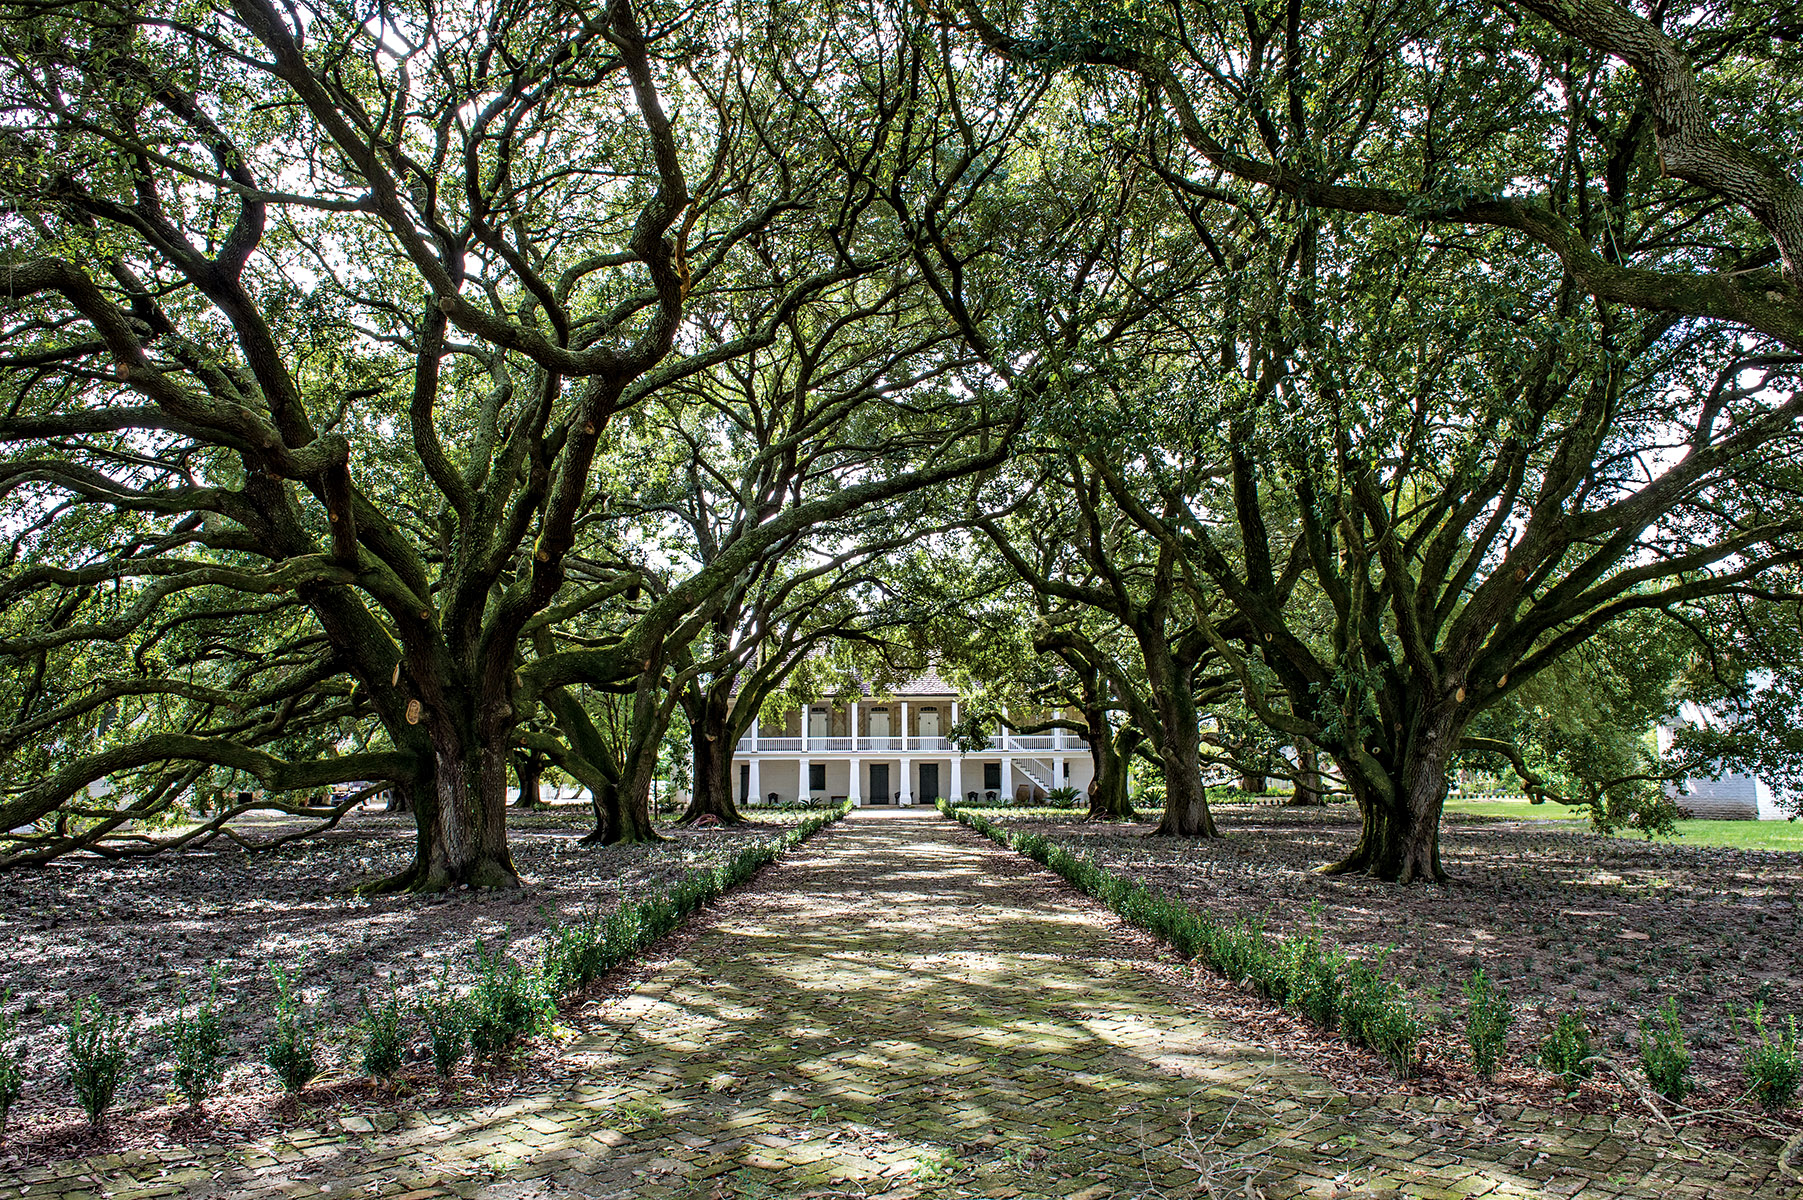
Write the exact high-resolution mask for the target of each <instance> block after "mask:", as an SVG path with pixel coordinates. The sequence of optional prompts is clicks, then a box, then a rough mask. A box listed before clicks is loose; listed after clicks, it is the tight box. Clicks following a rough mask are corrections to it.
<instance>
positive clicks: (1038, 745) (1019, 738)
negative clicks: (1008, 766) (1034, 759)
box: [1007, 733, 1057, 750]
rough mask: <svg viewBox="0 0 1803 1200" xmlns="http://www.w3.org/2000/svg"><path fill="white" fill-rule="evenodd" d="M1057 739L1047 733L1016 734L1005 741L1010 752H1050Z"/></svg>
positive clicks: (1054, 747)
mask: <svg viewBox="0 0 1803 1200" xmlns="http://www.w3.org/2000/svg"><path fill="white" fill-rule="evenodd" d="M1056 741H1057V738H1056V737H1055V736H1054V735H1052V734H1049V733H1029V734H1017V735H1015V736H1013V737H1010V738H1008V739H1007V748H1008V749H1010V750H1052V749H1056V746H1055V744H1054V743H1055V742H1056Z"/></svg>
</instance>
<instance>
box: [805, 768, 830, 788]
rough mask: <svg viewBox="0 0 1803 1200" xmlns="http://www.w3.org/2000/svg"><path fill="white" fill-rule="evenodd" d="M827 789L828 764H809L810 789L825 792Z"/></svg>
mask: <svg viewBox="0 0 1803 1200" xmlns="http://www.w3.org/2000/svg"><path fill="white" fill-rule="evenodd" d="M825 790H826V764H825V763H809V764H808V791H810V792H824V791H825Z"/></svg>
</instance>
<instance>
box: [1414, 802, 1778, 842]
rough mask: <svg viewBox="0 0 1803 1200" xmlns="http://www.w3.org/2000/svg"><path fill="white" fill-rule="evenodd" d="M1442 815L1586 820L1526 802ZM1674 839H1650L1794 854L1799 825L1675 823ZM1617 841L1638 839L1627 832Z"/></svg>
mask: <svg viewBox="0 0 1803 1200" xmlns="http://www.w3.org/2000/svg"><path fill="white" fill-rule="evenodd" d="M1446 814H1447V815H1448V816H1460V817H1501V818H1505V819H1507V820H1510V821H1571V822H1583V821H1588V820H1589V819H1590V810H1589V809H1587V808H1569V807H1567V806H1565V805H1563V804H1554V803H1551V802H1549V803H1546V804H1529V803H1528V802H1527V801H1526V800H1473V801H1460V800H1448V801H1447V802H1446ZM1677 829H1678V835H1677V836H1676V837H1671V838H1654V839H1653V840H1654V841H1656V842H1663V843H1665V844H1668V845H1679V846H1727V847H1734V848H1738V849H1742V850H1795V851H1799V852H1803V821H1679V822H1677ZM1617 836H1618V837H1625V838H1638V836H1639V835H1638V834H1635V833H1634V832H1633V831H1631V830H1623V831H1622V832H1621V833H1620V834H1618V835H1617Z"/></svg>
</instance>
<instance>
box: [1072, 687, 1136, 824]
mask: <svg viewBox="0 0 1803 1200" xmlns="http://www.w3.org/2000/svg"><path fill="white" fill-rule="evenodd" d="M1083 719H1084V720H1085V721H1086V722H1087V723H1088V725H1089V732H1088V733H1087V734H1086V735H1085V737H1086V740H1087V741H1088V742H1089V758H1090V762H1091V763H1092V764H1093V765H1094V767H1095V778H1094V779H1092V780H1091V781H1090V784H1089V819H1090V820H1092V821H1118V820H1128V819H1131V818H1132V816H1133V798H1132V796H1131V795H1130V794H1129V792H1128V789H1127V776H1128V771H1127V767H1128V764H1129V763H1131V762H1132V760H1133V752H1134V750H1135V749H1136V748H1137V747H1138V745H1139V743H1140V741H1141V737H1142V735H1141V734H1140V732H1139V730H1137V729H1135V728H1133V727H1132V726H1131V725H1129V726H1126V727H1125V728H1123V729H1121V730H1120V731H1119V732H1114V731H1111V730H1110V729H1109V727H1108V714H1107V713H1106V712H1104V711H1102V710H1101V709H1095V710H1090V711H1086V712H1085V713H1084V714H1083Z"/></svg>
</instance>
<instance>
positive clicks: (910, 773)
mask: <svg viewBox="0 0 1803 1200" xmlns="http://www.w3.org/2000/svg"><path fill="white" fill-rule="evenodd" d="M903 728H904V729H905V728H906V726H903ZM897 790H898V791H900V792H901V802H902V803H903V804H912V803H914V760H913V759H911V758H904V759H902V760H901V787H900V788H898V789H897Z"/></svg>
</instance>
